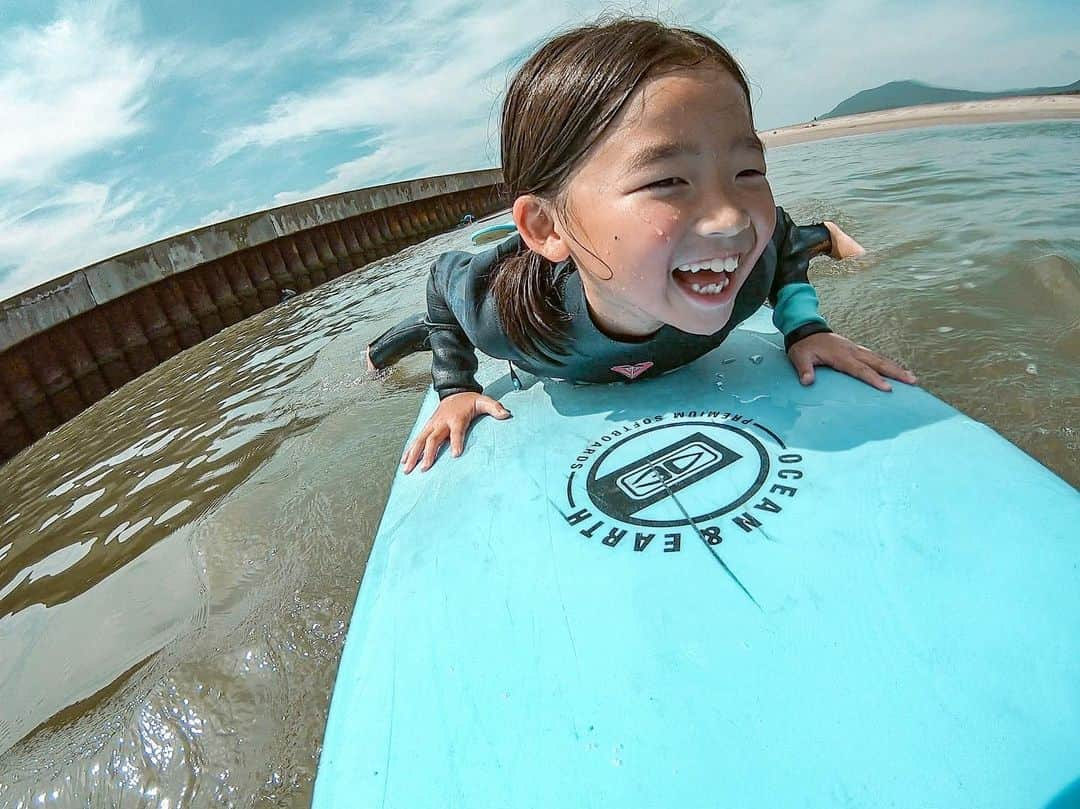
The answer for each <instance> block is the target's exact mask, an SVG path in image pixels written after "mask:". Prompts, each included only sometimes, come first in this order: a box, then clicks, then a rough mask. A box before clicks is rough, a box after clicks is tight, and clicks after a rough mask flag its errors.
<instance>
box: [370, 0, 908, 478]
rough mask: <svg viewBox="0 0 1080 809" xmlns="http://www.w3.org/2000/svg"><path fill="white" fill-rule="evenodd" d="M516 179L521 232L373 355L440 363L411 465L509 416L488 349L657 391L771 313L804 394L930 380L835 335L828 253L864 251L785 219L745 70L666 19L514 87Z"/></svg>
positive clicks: (564, 54)
mask: <svg viewBox="0 0 1080 809" xmlns="http://www.w3.org/2000/svg"><path fill="white" fill-rule="evenodd" d="M502 166H503V174H504V180H505V184H506V186H507V188H508V190H509V191H510V193H511V195H512V196H513V197H514V206H513V219H514V224H515V225H516V226H517V229H518V235H517V236H515V237H513V238H511V239H507V240H506V241H505V242H503V243H502V244H500V245H498V246H497V247H496V248H494V249H492V250H489V251H486V252H484V253H480V254H479V255H473V254H470V253H465V252H456V251H455V252H450V253H446V254H444V255H442V256H440V257H439V259H438V260H437V261H436V262H435V265H434V266H433V268H432V270H431V276H430V278H429V281H428V290H427V313H426V314H425V315H423V316H417V317H415V318H410V319H409V320H407V321H405V322H404V323H401V324H399V325H397V326H395V327H394V328H392V329H391V330H390V331H388V332H387V333H386V334H384V335H382V336H381V337H379V338H378V339H377V340H376V341H375V342H373V343H372V344H371V346H369V348H368V362H369V366H370V367H372V368H383V367H386V366H388V365H391V364H393V363H394V362H396V361H397V360H398V359H400V358H401V357H402V356H405V355H406V354H409V353H412V352H414V351H420V350H428V349H430V350H431V352H432V380H433V384H434V387H435V390H436V391H437V392H438V394H439V397H440V400H441V401H440V403H439V406H438V408H437V409H436V410H435V412H434V413H433V414H432V416H431V418H430V419H429V421H428V422H427V424H426V425H425V426H424V428H423V429H422V430H421V431H420V433H419V435H418V436H417V438H416V439H415V441H414V442H413V443H412V444H411V445H410V446H409V447H408V448H407V449H406V451H405V454H404V456H403V457H402V464H403V465H404V467H405V471H406V472H409V471H411V470H412V469H413V468H414V467H415V466H416V465H417V463H418V462H419V464H420V467H421V469H423V470H426V469H429V468H430V467H431V465H432V464H433V463H434V462H435V459H436V457H437V456H438V454H439V451H440V449H441V448H442V446H443V445H444V444H445V443H446V441H447V440H449V441H450V446H451V450H452V453H453V455H454V456H457V455H460V454H461V452H462V449H463V447H464V441H465V434H466V432H467V430H468V427H469V424H471V422H472V421H473V420H474V419H476V418H478V417H480V416H482V415H485V414H486V415H490V416H493V417H494V418H496V419H505V418H507V417H509V415H510V413H509V411H508V410H507V409H506V408H505V407H503V405H502V404H500V403H499V402H498V401H496V400H495V399H492V398H491V397H488V396H484V395H483V393H482V390H483V389H482V388H481V387H480V386H479V385H478V384H477V383H476V380H475V377H474V374H475V371H476V368H477V361H476V354H475V349H479V350H480V351H483V352H484V353H485V354H488V355H490V356H493V357H497V358H501V359H506V360H509V361H510V362H511V363H513V364H515V365H518V366H519V367H521V368H523V369H525V370H527V371H529V372H530V373H532V374H535V375H537V376H542V377H549V378H559V379H569V380H574V381H582V382H615V381H622V382H625V381H627V380H634V379H638V378H641V377H650V376H656V375H657V374H661V373H664V372H665V371H669V370H671V369H673V368H676V367H679V366H681V365H685V364H686V363H688V362H691V361H692V360H695V359H697V358H698V357H700V356H702V355H703V354H705V353H706V352H708V351H710V350H712V349H713V348H715V347H716V346H718V345H719V344H720V343H721V342H723V340H724V338H725V337H726V336H727V335H728V334H729V333H730V332H731V330H732V329H734V328H735V326H736V325H738V324H739V323H740V322H742V321H743V320H745V319H746V318H747V317H749V316H750V315H751V314H753V312H754V311H756V310H757V309H758V308H759V307H760V306H761V305H762V304H763V303H764V302H765V301H766V300H768V301H769V302H770V303H771V304H772V305H773V307H774V314H773V322H774V323H775V324H776V326H777V328H778V329H779V330H780V331H781V332H782V333H783V334H784V342H785V346H786V348H787V351H788V356H789V358H790V359H791V363H792V365H793V366H794V368H795V370H796V372H797V373H798V375H799V378H800V380H801V381H802V383H803V384H810V383H811V382H813V378H814V371H813V369H814V366H815V365H826V366H830V367H832V368H836V369H837V370H840V371H843V372H845V373H848V374H850V375H852V376H855V377H857V378H859V379H862V380H864V381H865V382H867V383H869V384H871V385H873V386H874V387H876V388H879V389H881V390H885V391H887V390H889V389H890V387H889V384H888V382H887V381H886V380H885V379H884V377H891V378H893V379H897V380H901V381H903V382H907V383H913V382H915V381H916V380H915V377H914V375H913V374H911V373H910V372H909V371H906V370H905V369H904V368H902V367H901V366H899V365H897V364H896V363H895V362H893V361H891V360H888V359H886V358H884V357H881V356H879V355H877V354H875V353H874V352H872V351H870V350H869V349H866V348H863V347H862V346H858V345H856V344H854V343H853V342H851V341H850V340H848V339H846V338H844V337H841V336H840V335H838V334H834V333H832V332H831V331H830V330H829V328H828V326H827V325H826V323H825V320H824V319H823V318H822V317H821V315H820V314H819V313H818V305H817V304H818V300H817V295H816V294H815V292H814V289H813V287H811V286H810V284H809V282H808V281H807V275H806V273H807V267H808V265H809V262H810V259H811V258H812V257H814V256H816V255H821V254H828V255H830V256H832V257H833V258H834V259H840V258H845V257H847V256H851V255H858V254H860V253H861V252H862V248H860V247H859V245H858V244H856V243H855V242H854V240H852V239H851V238H850V237H849V236H847V234H845V233H844V232H843V231H841V230H840V229H839V228H838V227H836V225H834V224H832V223H831V222H825V223H823V224H820V225H813V226H809V227H799V226H796V225H795V224H794V223H793V222H792V221H791V219H790V218H789V217H788V216H787V214H786V213H784V211H783V210H782V209H781V208H777V207H776V205H775V203H774V201H773V196H772V190H771V188H770V187H769V182H768V180H767V179H766V165H765V154H764V149H763V147H762V144H761V141H760V140H759V139H758V137H757V135H756V134H755V131H754V125H753V117H752V113H751V107H750V91H749V88H748V86H747V83H746V79H745V77H744V76H743V73H742V70H741V69H740V68H739V66H738V64H737V63H736V62H735V60H734V59H733V58H732V56H731V55H730V54H729V53H728V52H727V50H725V49H724V48H723V47H722V46H721V45H720V44H719V43H717V42H716V41H714V40H713V39H711V38H709V37H707V36H705V35H703V34H699V33H696V32H693V31H688V30H685V29H679V28H670V27H667V26H664V25H662V24H660V23H657V22H655V21H650V20H638V19H619V20H616V21H614V22H610V23H606V24H599V25H592V26H586V27H584V28H579V29H577V30H574V31H570V32H568V33H566V34H562V35H561V36H558V37H556V38H554V39H552V40H550V41H549V42H547V43H546V44H544V45H543V46H542V47H541V48H540V49H539V50H538V51H537V52H536V53H535V54H534V55H533V56H532V57H531V58H530V59H529V60H528V61H527V62H526V63H525V64H524V65H522V67H521V69H520V70H519V71H518V73H517V75H516V76H515V77H514V79H513V80H512V81H511V83H510V87H509V90H508V92H507V96H506V101H505V103H504V105H503V113H502Z"/></svg>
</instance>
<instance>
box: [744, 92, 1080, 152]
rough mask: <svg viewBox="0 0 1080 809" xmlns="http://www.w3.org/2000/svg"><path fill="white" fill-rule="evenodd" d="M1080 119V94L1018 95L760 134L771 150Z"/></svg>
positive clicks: (884, 112)
mask: <svg viewBox="0 0 1080 809" xmlns="http://www.w3.org/2000/svg"><path fill="white" fill-rule="evenodd" d="M1068 118H1080V95H1053V96H1017V97H1016V98H998V99H994V100H992V101H963V102H953V103H947V104H922V105H919V106H916V107H900V108H899V109H893V110H881V111H879V112H864V113H861V114H859V115H844V116H841V117H839V118H826V119H823V120H820V121H809V122H807V123H803V124H794V125H792V126H785V127H781V128H780V129H766V130H761V131H760V132H758V135H760V136H761V139H762V140H763V141H765V145H766V146H767V147H772V146H792V145H794V144H796V143H809V142H810V141H815V140H825V139H827V138H841V137H845V136H847V135H870V134H873V133H875V132H888V131H890V130H894V129H915V128H917V127H923V126H948V125H951V124H989V123H1009V122H1012V121H1038V120H1055V119H1068Z"/></svg>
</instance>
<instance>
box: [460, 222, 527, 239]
mask: <svg viewBox="0 0 1080 809" xmlns="http://www.w3.org/2000/svg"><path fill="white" fill-rule="evenodd" d="M513 233H517V227H516V226H515V225H514V223H513V222H501V223H499V224H497V225H488V226H487V227H483V228H480V230H478V231H476V232H475V233H473V235H472V236H471V237H470V238H471V239H472V243H473V244H477V245H479V244H488V243H489V242H497V241H499V240H500V239H505V238H506V237H507V236H509V235H511V234H513Z"/></svg>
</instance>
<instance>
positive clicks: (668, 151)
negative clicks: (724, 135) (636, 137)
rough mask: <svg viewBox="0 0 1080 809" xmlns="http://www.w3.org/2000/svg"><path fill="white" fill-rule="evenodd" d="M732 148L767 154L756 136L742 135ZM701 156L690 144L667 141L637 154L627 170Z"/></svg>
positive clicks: (736, 139)
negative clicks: (673, 159)
mask: <svg viewBox="0 0 1080 809" xmlns="http://www.w3.org/2000/svg"><path fill="white" fill-rule="evenodd" d="M731 146H732V148H743V149H753V150H754V151H755V152H760V153H761V154H762V155H764V154H765V145H764V144H763V143H762V142H761V138H759V137H758V136H757V135H756V134H750V135H741V136H739V137H736V138H735V140H734V141H732V144H731ZM700 154H701V150H700V149H699V148H698V147H697V146H694V145H691V144H689V143H682V142H679V141H673V140H665V141H660V142H658V143H650V144H649V145H648V146H645V147H643V148H642V149H640V150H638V151H637V152H635V153H634V154H633V155H632V156H631V157H630V159H629V160H628V161H627V169H628V170H629V171H637V170H639V169H644V168H648V167H649V166H650V165H652V164H653V163H659V162H660V161H662V160H669V159H671V158H673V157H682V156H683V155H689V156H691V157H694V156H697V155H700Z"/></svg>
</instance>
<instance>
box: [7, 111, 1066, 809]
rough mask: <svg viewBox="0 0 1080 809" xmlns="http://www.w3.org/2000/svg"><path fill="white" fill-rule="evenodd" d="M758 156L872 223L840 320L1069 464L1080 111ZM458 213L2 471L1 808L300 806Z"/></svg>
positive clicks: (850, 273)
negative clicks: (397, 340)
mask: <svg viewBox="0 0 1080 809" xmlns="http://www.w3.org/2000/svg"><path fill="white" fill-rule="evenodd" d="M769 163H770V175H771V179H772V183H773V188H774V191H775V193H776V197H777V200H778V201H779V202H780V204H782V205H784V206H785V207H786V208H787V209H788V210H789V211H790V212H791V213H792V215H793V216H794V217H795V219H796V221H808V220H812V219H823V218H827V219H833V220H835V221H837V222H838V223H840V224H841V226H843V227H844V228H845V229H846V230H847V231H848V232H849V233H851V234H852V235H854V236H855V237H856V238H857V239H859V240H860V241H861V242H862V243H863V244H864V246H866V247H867V248H868V254H867V255H866V256H865V257H863V258H861V259H858V260H855V261H848V262H844V263H842V264H836V263H832V262H829V261H826V260H818V261H816V262H815V263H814V268H813V271H812V276H813V278H814V280H815V283H816V284H817V286H818V289H819V293H820V296H821V298H822V301H823V308H824V311H825V313H826V315H827V316H828V317H829V320H830V322H831V324H832V325H833V327H834V328H835V329H836V330H837V331H840V332H841V333H844V334H846V335H848V336H850V337H852V338H853V339H855V340H857V341H859V342H862V343H864V344H866V345H868V346H871V347H873V348H875V349H877V350H879V351H881V352H883V353H885V354H888V355H890V356H893V357H895V358H896V359H898V360H900V361H902V362H904V363H905V364H907V365H908V366H909V367H911V368H912V369H914V370H915V371H916V372H917V373H918V374H919V376H920V378H921V382H922V384H923V385H924V386H925V387H927V388H928V389H929V390H931V391H932V392H933V393H935V394H937V395H938V396H940V397H941V398H943V399H945V400H946V401H948V402H950V403H952V404H953V405H955V406H956V407H958V408H960V409H961V410H964V411H965V412H967V413H969V414H970V415H972V416H974V417H976V418H978V419H980V420H982V421H985V422H987V423H989V424H990V425H991V426H993V427H994V428H995V429H997V430H998V431H999V432H1001V433H1002V434H1004V435H1005V436H1006V437H1008V438H1009V439H1010V440H1012V441H1014V442H1015V443H1017V444H1018V445H1020V446H1021V447H1022V448H1024V449H1025V450H1026V451H1027V452H1029V453H1030V454H1032V455H1033V456H1034V457H1036V458H1038V459H1039V460H1040V461H1042V463H1044V464H1046V465H1047V466H1049V467H1050V468H1051V469H1053V470H1054V471H1056V472H1057V473H1058V474H1059V475H1061V476H1062V477H1064V478H1065V479H1066V480H1068V481H1069V482H1071V483H1072V484H1073V485H1078V484H1080V124H1077V123H1073V122H1054V123H1027V124H1010V125H993V126H979V127H950V128H940V129H929V130H918V131H909V132H895V133H888V134H883V135H875V136H863V137H857V138H846V139H840V140H833V141H823V142H818V143H813V144H807V145H804V146H793V147H786V148H783V149H777V150H775V151H773V152H771V153H770V155H769ZM469 232H470V231H469V230H466V231H459V232H456V233H453V234H448V235H445V236H440V237H437V238H435V239H432V240H431V241H429V242H427V243H425V244H422V245H418V246H416V247H414V248H410V249H409V250H407V251H405V252H403V253H402V254H399V255H398V256H394V257H391V258H389V259H386V260H383V261H380V262H377V263H376V264H374V265H369V266H368V267H365V268H363V269H362V270H361V271H359V272H356V273H353V274H351V275H348V276H345V277H342V278H339V279H337V280H335V281H333V282H331V283H329V284H326V285H324V286H322V287H319V288H318V289H315V290H312V291H311V292H309V293H307V294H305V295H302V296H299V297H298V298H295V299H293V300H292V301H289V302H288V303H286V304H283V305H281V306H278V307H275V308H274V309H272V310H268V311H266V312H263V313H262V314H260V315H257V316H255V317H253V318H250V319H248V320H246V321H244V322H242V323H239V324H237V325H236V326H234V327H232V328H230V329H228V330H226V331H225V332H222V333H221V334H218V335H217V336H215V337H214V338H212V339H210V340H208V341H206V342H205V343H203V344H201V345H199V346H197V347H196V348H194V349H192V350H191V351H189V352H186V353H184V354H181V355H179V356H178V357H175V358H174V359H172V360H170V361H169V362H167V363H165V364H163V365H161V366H159V367H158V368H156V369H154V370H153V371H152V372H150V373H149V374H147V375H146V376H144V377H142V378H140V379H139V380H138V382H137V383H136V384H133V385H129V386H128V387H127V388H125V389H123V390H121V391H118V392H117V393H115V394H114V395H112V396H110V397H108V398H106V399H105V400H103V401H101V402H99V403H98V404H96V405H94V406H93V407H91V408H90V409H88V410H87V411H85V412H84V413H82V414H81V415H80V416H79V417H78V418H76V419H75V420H73V421H71V422H69V423H68V424H66V425H64V426H62V427H61V428H59V429H58V430H56V431H55V432H54V433H52V434H50V435H49V436H47V437H46V438H45V439H43V440H42V441H40V442H38V444H36V445H34V446H33V447H31V448H30V449H29V450H27V451H26V452H24V453H23V454H21V455H20V456H18V457H17V458H15V459H14V460H12V461H11V462H10V463H8V464H7V465H6V466H4V467H3V472H2V474H3V488H2V489H0V806H25V807H30V806H34V807H38V806H57V807H74V806H119V807H128V806H131V807H134V806H155V807H163V809H164V807H168V808H169V809H175V807H182V806H219V805H222V806H237V807H245V806H256V807H271V806H273V807H303V806H307V805H308V802H309V800H310V793H311V787H312V783H313V778H314V772H315V767H316V764H317V758H318V752H319V740H320V737H321V734H322V727H323V722H324V720H325V715H326V709H327V704H328V700H329V695H330V689H331V687H332V684H333V678H334V672H335V667H336V663H337V659H338V656H339V654H340V651H341V646H342V643H343V642H344V636H345V630H346V628H347V624H348V620H349V613H350V610H351V608H352V603H353V598H354V596H355V592H356V587H357V585H358V583H359V581H360V578H361V576H362V574H363V568H364V564H365V561H366V559H367V554H368V551H369V549H370V544H371V540H372V537H373V535H374V532H375V530H376V527H377V525H378V520H379V516H380V513H381V510H382V506H383V503H384V502H385V499H386V496H387V493H388V491H389V486H390V481H391V480H392V477H393V474H394V471H395V468H396V464H397V461H398V458H399V456H400V452H401V447H402V443H403V441H404V439H405V437H406V435H407V433H408V431H409V429H410V427H411V425H412V422H413V420H414V418H415V412H416V409H417V407H418V406H419V403H420V399H421V398H422V395H423V393H424V390H425V388H426V386H427V384H428V375H427V360H426V358H425V357H422V356H418V357H412V358H409V359H407V360H406V361H404V362H403V363H402V364H401V365H399V366H398V367H396V368H394V369H392V370H391V371H390V372H389V373H387V374H385V375H381V376H380V377H378V378H374V379H373V378H370V377H368V375H367V374H365V373H364V372H363V371H362V370H361V369H362V354H361V351H362V348H363V346H364V345H365V344H366V343H367V341H368V340H370V339H371V338H372V337H374V336H375V335H377V334H378V333H379V332H381V331H382V330H383V329H385V328H386V327H387V326H388V325H389V324H391V323H393V322H395V321H396V320H398V319H399V318H401V317H403V316H405V315H406V314H409V313H411V312H413V311H415V310H417V309H418V308H419V307H420V305H421V301H422V292H423V285H424V278H425V273H426V270H427V267H428V266H429V264H430V261H431V259H432V257H433V256H434V255H437V254H438V253H439V252H440V251H442V250H445V249H449V248H453V247H458V246H462V245H464V244H466V243H467V237H468V233H469ZM444 462H445V461H444ZM357 732H358V733H363V729H362V728H358V729H357Z"/></svg>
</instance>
